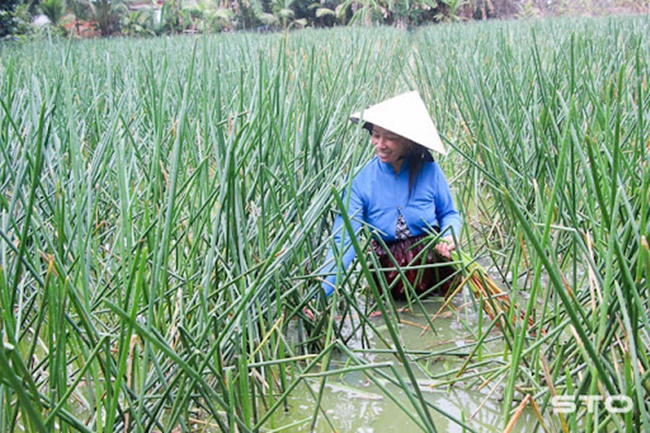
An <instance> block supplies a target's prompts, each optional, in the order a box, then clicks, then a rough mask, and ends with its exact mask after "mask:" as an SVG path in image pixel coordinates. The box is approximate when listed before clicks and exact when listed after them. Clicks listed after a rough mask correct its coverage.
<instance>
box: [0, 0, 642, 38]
mask: <svg viewBox="0 0 650 433" xmlns="http://www.w3.org/2000/svg"><path fill="white" fill-rule="evenodd" d="M649 3H650V0H581V1H580V2H576V1H572V0H2V3H0V38H6V37H13V38H20V37H24V38H29V37H38V35H39V34H42V33H44V32H54V33H57V34H60V35H62V36H63V35H68V34H70V33H73V34H74V35H80V36H84V35H86V36H111V35H116V34H121V35H127V36H154V35H160V34H174V33H187V32H191V33H217V32H231V31H240V30H253V31H276V30H288V29H294V28H304V27H333V26H342V25H363V26H371V25H392V26H396V27H399V28H404V29H407V28H412V27H415V26H419V25H423V24H427V23H438V22H454V21H466V20H485V19H492V18H512V17H518V18H530V17H535V16H546V15H549V14H552V15H557V14H576V13H579V14H592V15H595V14H602V13H605V11H608V10H611V9H612V8H618V9H619V10H618V11H619V12H621V11H622V12H624V13H625V12H629V13H645V12H647V11H648V7H649ZM621 8H622V10H621ZM36 17H39V19H36ZM43 17H46V18H47V19H45V18H43Z"/></svg>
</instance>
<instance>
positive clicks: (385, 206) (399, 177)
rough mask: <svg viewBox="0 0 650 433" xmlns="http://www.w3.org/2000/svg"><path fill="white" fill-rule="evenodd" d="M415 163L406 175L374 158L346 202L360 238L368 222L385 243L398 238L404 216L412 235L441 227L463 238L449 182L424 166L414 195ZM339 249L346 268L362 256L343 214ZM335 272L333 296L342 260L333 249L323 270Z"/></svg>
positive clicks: (328, 288)
mask: <svg viewBox="0 0 650 433" xmlns="http://www.w3.org/2000/svg"><path fill="white" fill-rule="evenodd" d="M408 167H409V161H408V160H405V161H404V162H403V163H402V166H401V167H400V171H399V172H398V173H395V171H394V170H393V167H392V166H391V165H390V164H388V163H385V162H381V161H380V160H379V158H377V157H375V158H373V159H372V160H371V161H370V162H368V164H366V165H365V166H364V167H363V168H362V169H361V171H360V172H359V173H358V174H357V175H356V176H355V178H354V179H353V180H352V185H351V187H350V188H349V189H348V191H347V192H346V197H345V198H344V200H343V202H344V203H347V214H348V216H349V218H350V222H351V225H352V228H353V230H354V233H355V235H356V234H358V232H359V230H360V229H361V227H362V225H363V224H366V225H368V226H370V229H371V230H372V231H373V234H374V235H375V236H379V237H381V238H382V239H383V240H384V242H386V243H391V242H394V241H395V240H396V238H395V232H396V229H397V220H398V217H399V215H400V214H401V215H402V217H403V219H404V221H405V222H406V225H407V227H408V229H409V231H410V233H411V235H412V236H418V235H421V234H425V233H428V232H430V231H431V228H434V229H437V230H439V231H440V233H442V234H443V235H445V236H446V235H450V234H452V231H453V233H454V234H455V235H456V236H459V235H460V228H461V219H460V215H459V213H458V211H457V210H456V208H455V206H454V202H453V198H452V196H451V191H450V189H449V184H448V183H447V179H445V176H444V175H443V173H442V170H441V169H440V166H439V165H438V164H437V163H436V162H433V161H431V162H424V163H423V164H422V167H421V170H420V174H419V176H418V178H417V181H416V183H415V185H414V187H413V190H412V192H411V194H410V197H409V179H408V177H409V176H408ZM332 232H333V238H334V244H333V245H334V248H337V249H339V250H340V251H343V256H342V259H341V261H342V265H343V268H344V269H347V268H348V267H349V265H350V263H351V262H352V261H353V260H354V257H355V255H356V252H355V250H354V248H353V247H351V246H350V239H349V235H348V233H347V230H346V229H345V226H344V224H343V218H342V217H341V215H338V216H337V217H336V219H335V221H334V227H333V230H332ZM321 270H322V273H323V274H329V275H328V276H327V277H326V279H325V281H324V282H323V285H322V287H323V290H324V291H325V294H326V295H327V296H330V295H331V294H332V293H333V291H334V287H335V286H336V270H337V268H336V261H335V260H334V251H333V248H332V247H330V249H329V251H328V252H327V255H326V256H325V264H324V265H323V267H322V268H321Z"/></svg>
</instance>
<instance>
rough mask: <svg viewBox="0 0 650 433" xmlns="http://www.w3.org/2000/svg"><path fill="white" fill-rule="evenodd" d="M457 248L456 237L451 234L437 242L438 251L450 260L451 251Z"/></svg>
mask: <svg viewBox="0 0 650 433" xmlns="http://www.w3.org/2000/svg"><path fill="white" fill-rule="evenodd" d="M455 249H456V243H455V242H454V237H453V236H451V235H449V236H445V237H444V238H442V239H440V242H438V243H437V244H436V251H438V254H440V255H441V256H443V257H444V258H446V259H449V260H451V252H452V251H453V250H455Z"/></svg>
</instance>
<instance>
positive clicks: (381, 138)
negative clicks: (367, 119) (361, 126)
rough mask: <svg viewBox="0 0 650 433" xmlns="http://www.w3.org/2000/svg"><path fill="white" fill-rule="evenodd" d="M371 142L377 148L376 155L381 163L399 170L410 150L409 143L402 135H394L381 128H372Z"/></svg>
mask: <svg viewBox="0 0 650 433" xmlns="http://www.w3.org/2000/svg"><path fill="white" fill-rule="evenodd" d="M370 136H371V138H370V141H371V142H372V145H373V146H375V153H376V154H377V157H379V160H380V161H381V162H385V163H388V164H391V165H392V166H393V167H394V168H396V169H399V167H400V166H401V165H402V159H401V158H402V157H403V156H404V155H405V154H406V152H407V151H408V148H409V141H408V140H407V139H406V138H404V137H402V136H401V135H397V134H394V133H392V132H390V131H387V130H385V129H383V128H380V127H379V126H373V127H372V133H371V135H370Z"/></svg>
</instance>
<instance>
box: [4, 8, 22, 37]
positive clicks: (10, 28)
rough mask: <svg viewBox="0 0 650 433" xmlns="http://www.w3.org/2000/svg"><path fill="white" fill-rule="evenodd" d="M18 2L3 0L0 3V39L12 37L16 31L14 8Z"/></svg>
mask: <svg viewBox="0 0 650 433" xmlns="http://www.w3.org/2000/svg"><path fill="white" fill-rule="evenodd" d="M18 2H19V0H3V1H2V2H1V3H0V38H2V37H5V36H8V35H12V34H13V33H14V31H15V29H16V26H17V22H16V16H15V13H16V6H18Z"/></svg>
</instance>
